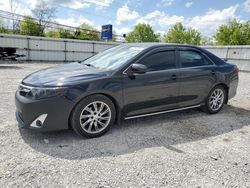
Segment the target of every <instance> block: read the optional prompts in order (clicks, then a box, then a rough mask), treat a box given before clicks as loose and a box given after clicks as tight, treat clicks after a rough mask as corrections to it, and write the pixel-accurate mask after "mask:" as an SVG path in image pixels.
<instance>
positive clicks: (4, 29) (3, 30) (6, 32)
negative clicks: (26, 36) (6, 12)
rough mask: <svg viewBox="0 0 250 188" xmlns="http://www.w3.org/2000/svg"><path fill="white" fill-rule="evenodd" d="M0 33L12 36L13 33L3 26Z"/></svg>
mask: <svg viewBox="0 0 250 188" xmlns="http://www.w3.org/2000/svg"><path fill="white" fill-rule="evenodd" d="M0 33H5V34H10V33H11V32H10V31H9V30H8V29H6V28H5V27H3V26H0Z"/></svg>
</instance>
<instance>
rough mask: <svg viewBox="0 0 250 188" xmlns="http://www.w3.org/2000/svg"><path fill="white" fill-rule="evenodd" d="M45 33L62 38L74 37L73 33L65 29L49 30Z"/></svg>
mask: <svg viewBox="0 0 250 188" xmlns="http://www.w3.org/2000/svg"><path fill="white" fill-rule="evenodd" d="M45 35H46V36H47V37H51V38H64V39H73V38H74V35H73V34H72V33H71V32H70V31H69V30H67V29H59V30H50V31H48V32H46V34H45Z"/></svg>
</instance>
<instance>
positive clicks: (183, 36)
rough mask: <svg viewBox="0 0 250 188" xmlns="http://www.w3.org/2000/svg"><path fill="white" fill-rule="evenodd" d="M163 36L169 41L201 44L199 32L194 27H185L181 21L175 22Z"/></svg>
mask: <svg viewBox="0 0 250 188" xmlns="http://www.w3.org/2000/svg"><path fill="white" fill-rule="evenodd" d="M163 38H164V41H165V42H169V43H180V44H194V45H200V44H201V34H200V33H199V32H198V31H196V30H195V29H192V28H185V27H184V26H183V25H182V23H177V24H175V25H174V26H173V27H172V28H170V29H169V31H168V33H167V34H165V35H164V37H163Z"/></svg>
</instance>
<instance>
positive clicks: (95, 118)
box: [71, 95, 116, 138]
mask: <svg viewBox="0 0 250 188" xmlns="http://www.w3.org/2000/svg"><path fill="white" fill-rule="evenodd" d="M115 115H116V111H115V106H114V104H113V102H112V101H111V100H110V99H109V98H107V97H105V96H103V95H92V96H89V97H86V98H85V99H83V100H82V101H81V102H80V103H78V104H77V106H76V107H75V109H74V110H73V112H72V115H71V126H72V128H73V130H74V131H75V132H76V133H77V134H79V135H81V136H85V137H88V138H93V137H98V136H102V135H103V134H105V133H106V132H107V131H108V130H109V128H110V127H111V126H112V125H113V124H114V121H115Z"/></svg>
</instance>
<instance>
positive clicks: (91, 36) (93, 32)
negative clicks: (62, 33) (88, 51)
mask: <svg viewBox="0 0 250 188" xmlns="http://www.w3.org/2000/svg"><path fill="white" fill-rule="evenodd" d="M74 37H75V38H76V39H80V40H93V41H100V37H99V32H98V30H97V29H95V28H94V27H92V26H91V25H89V24H87V23H83V24H82V25H80V26H79V27H78V29H77V30H76V32H75V34H74Z"/></svg>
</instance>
